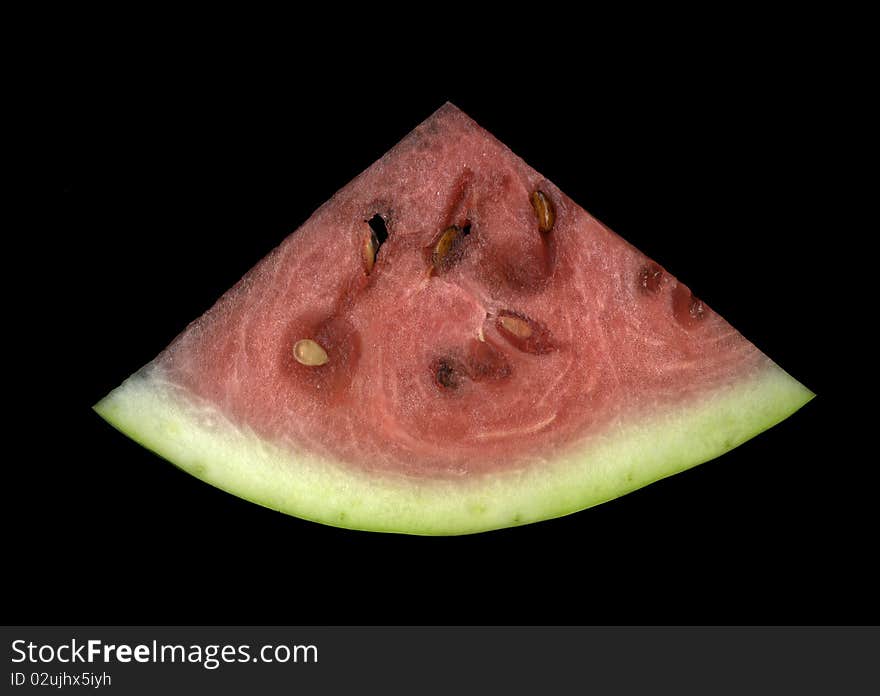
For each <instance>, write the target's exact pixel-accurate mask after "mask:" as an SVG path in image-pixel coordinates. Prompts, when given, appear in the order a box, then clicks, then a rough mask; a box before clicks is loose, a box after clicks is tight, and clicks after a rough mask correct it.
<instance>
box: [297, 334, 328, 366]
mask: <svg viewBox="0 0 880 696" xmlns="http://www.w3.org/2000/svg"><path fill="white" fill-rule="evenodd" d="M293 357H294V358H296V361H297V362H298V363H299V364H300V365H305V366H306V367H318V366H320V365H324V364H325V363H326V362H327V361H328V360H329V358H328V357H327V351H326V350H324V349H323V348H322V347H321V346H320V344H318V343H316V342H315V341H313V340H312V339H310V338H303V339H301V340H299V341H297V342H296V343H295V344H294V346H293Z"/></svg>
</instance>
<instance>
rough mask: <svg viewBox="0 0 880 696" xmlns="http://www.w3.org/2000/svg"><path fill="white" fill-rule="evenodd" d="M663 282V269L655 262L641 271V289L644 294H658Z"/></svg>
mask: <svg viewBox="0 0 880 696" xmlns="http://www.w3.org/2000/svg"><path fill="white" fill-rule="evenodd" d="M662 280H663V269H662V268H660V266H658V265H657V264H656V263H654V262H653V261H652V262H651V263H649V264H648V265H647V266H643V267H642V270H641V271H639V287H641V289H642V291H643V292H650V293H656V292H657V291H658V290H660V282H661V281H662Z"/></svg>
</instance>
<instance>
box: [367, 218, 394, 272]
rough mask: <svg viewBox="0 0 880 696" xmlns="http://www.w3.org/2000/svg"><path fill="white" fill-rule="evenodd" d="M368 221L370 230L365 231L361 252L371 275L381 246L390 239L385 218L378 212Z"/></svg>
mask: <svg viewBox="0 0 880 696" xmlns="http://www.w3.org/2000/svg"><path fill="white" fill-rule="evenodd" d="M366 222H367V225H368V226H369V230H367V231H366V233H364V237H363V242H362V246H361V254H362V256H363V260H364V270H365V271H366V272H367V275H369V274H370V273H372V272H373V266H374V265H375V264H376V255H377V254H378V253H379V247H381V246H382V245H383V244H384V243H385V240H386V239H388V227H387V225H386V223H385V218H383V217H382V216H381V215H379V214H378V213H376V214H375V215H374V216H373V217H371V218H370V219H369V220H367V221H366Z"/></svg>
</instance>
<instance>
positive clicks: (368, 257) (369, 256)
mask: <svg viewBox="0 0 880 696" xmlns="http://www.w3.org/2000/svg"><path fill="white" fill-rule="evenodd" d="M378 250H379V240H378V239H377V238H376V233H375V232H373V230H368V231H367V233H366V234H365V235H364V242H363V247H362V249H361V254H362V256H363V259H364V268H365V269H366V271H367V275H370V273H372V272H373V264H375V263H376V252H377V251H378Z"/></svg>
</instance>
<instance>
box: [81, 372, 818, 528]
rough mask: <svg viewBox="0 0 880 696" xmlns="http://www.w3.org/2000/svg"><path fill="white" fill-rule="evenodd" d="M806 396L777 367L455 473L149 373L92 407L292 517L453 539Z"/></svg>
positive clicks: (710, 439) (600, 492)
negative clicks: (296, 448) (343, 461)
mask: <svg viewBox="0 0 880 696" xmlns="http://www.w3.org/2000/svg"><path fill="white" fill-rule="evenodd" d="M814 396H815V395H814V394H813V393H812V392H811V391H810V390H808V389H807V388H806V387H804V386H803V385H802V384H800V383H799V382H797V381H796V380H795V379H793V378H792V377H791V376H789V375H788V374H787V373H786V372H784V371H783V370H782V369H781V368H779V367H778V366H777V365H775V364H773V363H770V362H768V363H767V366H766V367H765V368H764V369H761V370H759V371H758V372H757V373H756V374H752V375H750V376H749V377H746V378H743V379H741V380H740V381H738V382H737V383H735V384H733V385H732V386H730V387H727V388H725V389H721V390H718V391H716V392H714V393H712V394H711V395H708V396H706V397H704V398H703V399H701V400H699V401H698V402H696V403H692V404H690V405H688V406H686V407H679V408H677V409H673V410H667V411H665V412H664V413H662V414H660V415H657V416H655V417H654V418H653V419H652V420H651V421H650V422H639V423H635V422H633V423H630V424H626V423H619V424H617V425H615V426H613V427H612V428H610V429H608V430H607V431H605V432H604V433H603V434H602V436H601V437H597V438H593V439H591V440H590V441H588V442H585V443H584V444H582V445H580V446H578V447H573V448H571V449H570V450H569V451H568V452H567V453H566V454H564V455H562V456H559V457H556V458H554V459H553V460H546V461H541V462H537V463H534V464H532V465H530V466H528V467H526V468H523V469H520V470H516V471H510V472H504V473H500V474H491V475H483V476H478V477H474V478H473V479H458V480H443V481H437V480H422V479H413V478H407V477H394V476H390V475H379V474H367V473H365V472H357V471H354V470H352V469H351V468H347V467H345V466H343V465H340V464H337V463H333V462H330V461H326V460H322V459H320V458H318V457H316V456H314V455H310V454H305V453H300V454H293V453H291V452H290V451H288V450H286V449H282V448H280V447H278V446H275V445H273V444H270V443H267V442H265V441H264V440H261V439H260V438H259V437H257V436H256V435H255V434H254V433H252V432H249V431H247V430H246V429H241V428H239V427H237V426H235V425H234V424H232V423H231V422H229V421H228V420H227V419H226V418H225V417H224V416H223V415H222V414H220V413H219V412H218V411H217V410H216V409H214V408H213V407H211V406H209V405H207V404H196V402H194V401H193V399H192V397H191V396H190V395H188V394H186V393H184V392H183V391H182V390H181V389H180V388H179V387H177V386H175V385H173V384H172V383H170V382H168V381H167V380H165V379H163V377H162V373H161V371H160V370H158V369H151V368H145V369H144V370H141V371H140V372H138V373H136V374H134V375H132V376H131V377H130V378H129V379H127V380H126V381H125V382H124V383H123V384H122V385H120V386H119V387H118V388H116V389H115V390H113V391H112V392H110V394H108V395H107V396H106V397H105V398H104V399H102V400H101V401H100V402H99V403H98V404H96V405H95V406H94V409H95V411H97V413H98V414H99V415H101V417H102V418H104V419H105V420H106V421H108V422H109V423H110V424H111V425H113V426H114V427H115V428H117V429H118V430H120V431H121V432H123V433H124V434H126V435H128V436H129V437H130V438H132V439H133V440H135V441H136V442H138V443H140V444H141V445H143V446H144V447H146V448H148V449H150V450H152V451H153V452H155V453H157V454H159V455H160V456H162V457H164V458H165V459H168V460H169V461H171V462H172V463H173V464H175V465H176V466H178V467H180V468H182V469H184V470H185V471H187V472H188V473H190V474H192V475H193V476H195V477H196V478H199V479H201V480H203V481H205V482H207V483H210V484H211V485H214V486H216V487H218V488H221V489H223V490H225V491H228V492H229V493H232V494H234V495H236V496H239V497H241V498H244V499H246V500H250V501H252V502H254V503H258V504H260V505H263V506H265V507H269V508H272V509H274V510H279V511H281V512H285V513H287V514H290V515H293V516H295V517H301V518H304V519H308V520H313V521H317V522H321V523H324V524H329V525H333V526H337V527H345V528H348V529H361V530H370V531H381V532H399V533H406V534H421V535H456V534H470V533H475V532H482V531H488V530H491V529H500V528H504V527H512V526H517V525H522V524H528V523H531V522H536V521H539V520H544V519H550V518H554V517H561V516H563V515H567V514H570V513H573V512H577V511H579V510H583V509H585V508H588V507H591V506H593V505H597V504H599V503H602V502H606V501H608V500H611V499H613V498H617V497H619V496H621V495H624V494H626V493H629V492H631V491H633V490H636V489H638V488H641V487H643V486H646V485H648V484H650V483H653V482H654V481H657V480H659V479H662V478H665V477H667V476H670V475H672V474H675V473H678V472H680V471H684V470H685V469H689V468H691V467H693V466H696V465H697V464H700V463H702V462H705V461H707V460H709V459H713V458H715V457H718V456H720V455H721V454H723V453H724V452H727V451H729V450H731V449H733V448H734V447H736V446H738V445H740V444H742V443H743V442H745V441H746V440H749V439H750V438H752V437H754V436H755V435H757V434H759V433H761V432H763V431H764V430H766V429H768V428H770V427H772V426H773V425H775V424H777V423H779V422H780V421H782V420H784V419H785V418H787V417H788V416H790V415H791V414H792V413H794V412H795V411H797V410H798V409H799V408H800V407H801V406H803V405H804V404H806V403H807V402H808V401H809V400H810V399H812V398H813V397H814Z"/></svg>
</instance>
